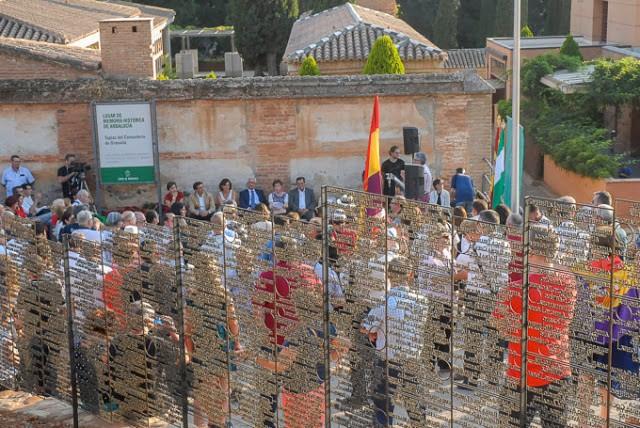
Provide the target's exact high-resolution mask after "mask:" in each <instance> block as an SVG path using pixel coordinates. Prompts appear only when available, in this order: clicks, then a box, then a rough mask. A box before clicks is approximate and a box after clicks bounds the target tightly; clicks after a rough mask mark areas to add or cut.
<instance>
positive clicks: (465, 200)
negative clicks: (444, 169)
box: [451, 168, 476, 213]
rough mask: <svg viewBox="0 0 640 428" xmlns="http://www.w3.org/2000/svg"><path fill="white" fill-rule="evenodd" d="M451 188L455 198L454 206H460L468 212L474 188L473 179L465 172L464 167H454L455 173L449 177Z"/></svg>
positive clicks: (474, 192)
mask: <svg viewBox="0 0 640 428" xmlns="http://www.w3.org/2000/svg"><path fill="white" fill-rule="evenodd" d="M451 189H452V192H453V197H454V200H455V203H454V206H456V207H460V206H462V207H464V209H465V210H466V211H467V212H468V213H470V212H471V208H472V204H473V199H474V197H475V195H476V188H475V185H474V184H473V179H472V178H471V177H469V176H468V175H467V174H465V170H464V168H458V169H456V175H454V176H453V177H452V178H451Z"/></svg>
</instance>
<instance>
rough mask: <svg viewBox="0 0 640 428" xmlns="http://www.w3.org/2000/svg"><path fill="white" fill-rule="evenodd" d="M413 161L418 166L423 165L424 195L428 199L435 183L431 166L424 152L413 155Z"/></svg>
mask: <svg viewBox="0 0 640 428" xmlns="http://www.w3.org/2000/svg"><path fill="white" fill-rule="evenodd" d="M413 160H414V163H417V164H418V165H422V169H423V170H424V194H425V196H426V198H425V199H428V197H429V196H428V195H429V192H431V183H432V181H433V175H432V174H431V169H430V168H429V165H427V155H426V154H424V153H422V152H419V153H416V154H414V155H413ZM423 200H424V199H423ZM447 206H449V205H447Z"/></svg>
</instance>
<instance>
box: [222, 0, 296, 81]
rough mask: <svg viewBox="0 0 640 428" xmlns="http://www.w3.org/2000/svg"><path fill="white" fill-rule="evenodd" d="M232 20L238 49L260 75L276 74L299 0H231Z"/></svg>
mask: <svg viewBox="0 0 640 428" xmlns="http://www.w3.org/2000/svg"><path fill="white" fill-rule="evenodd" d="M230 6H231V14H230V18H231V22H232V23H233V26H234V28H235V31H236V43H237V45H238V51H239V52H240V53H241V54H242V56H243V58H244V60H245V61H246V62H247V64H248V65H249V66H253V67H254V69H255V71H256V74H257V75H260V74H262V73H263V72H264V70H265V69H267V70H268V71H269V74H271V75H277V74H279V73H278V71H279V70H278V62H279V58H282V54H283V53H284V49H285V47H286V46H287V41H288V40H289V33H290V32H291V26H292V25H293V21H294V20H295V19H296V17H297V16H298V0H260V1H255V0H232V2H231V5H230Z"/></svg>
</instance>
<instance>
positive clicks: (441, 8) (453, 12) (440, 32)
mask: <svg viewBox="0 0 640 428" xmlns="http://www.w3.org/2000/svg"><path fill="white" fill-rule="evenodd" d="M459 6H460V2H459V0H440V4H439V5H438V13H437V14H436V21H435V23H434V26H433V37H432V38H431V40H432V41H433V42H434V43H435V44H436V46H438V47H440V48H442V49H455V48H457V47H458V7H459Z"/></svg>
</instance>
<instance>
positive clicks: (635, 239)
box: [609, 199, 640, 427]
mask: <svg viewBox="0 0 640 428" xmlns="http://www.w3.org/2000/svg"><path fill="white" fill-rule="evenodd" d="M615 214H616V218H615V223H614V245H615V256H616V260H615V262H617V263H616V264H615V265H614V274H613V275H614V277H613V289H612V292H613V295H612V298H611V300H610V307H611V315H612V319H613V325H612V327H611V328H612V331H611V338H612V340H611V390H610V392H611V394H610V397H609V402H610V417H611V424H610V426H613V427H629V426H639V425H640V288H639V287H640V202H639V201H628V200H623V199H618V200H616V204H615Z"/></svg>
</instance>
